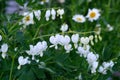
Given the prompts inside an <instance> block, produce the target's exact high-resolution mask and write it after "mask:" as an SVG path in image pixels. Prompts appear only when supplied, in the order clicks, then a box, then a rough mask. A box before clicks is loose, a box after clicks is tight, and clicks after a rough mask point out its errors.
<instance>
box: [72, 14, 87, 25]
mask: <svg viewBox="0 0 120 80" xmlns="http://www.w3.org/2000/svg"><path fill="white" fill-rule="evenodd" d="M72 19H73V20H74V21H75V22H78V23H84V22H85V21H86V19H85V17H84V16H83V15H80V14H76V15H74V16H73V18H72Z"/></svg>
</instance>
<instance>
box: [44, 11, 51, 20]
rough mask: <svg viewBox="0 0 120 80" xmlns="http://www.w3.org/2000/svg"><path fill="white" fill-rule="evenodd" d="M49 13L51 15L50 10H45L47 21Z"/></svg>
mask: <svg viewBox="0 0 120 80" xmlns="http://www.w3.org/2000/svg"><path fill="white" fill-rule="evenodd" d="M50 15H51V13H50V10H47V11H46V13H45V18H46V21H49V18H50Z"/></svg>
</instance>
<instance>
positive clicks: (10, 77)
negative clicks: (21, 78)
mask: <svg viewBox="0 0 120 80" xmlns="http://www.w3.org/2000/svg"><path fill="white" fill-rule="evenodd" d="M14 58H15V57H13V58H12V64H11V69H10V76H9V80H12V72H13V67H14V61H15V60H14Z"/></svg>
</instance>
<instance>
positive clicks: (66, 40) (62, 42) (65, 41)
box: [60, 35, 70, 46]
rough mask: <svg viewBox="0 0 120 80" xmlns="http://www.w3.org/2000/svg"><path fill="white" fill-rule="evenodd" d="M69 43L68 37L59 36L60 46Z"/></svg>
mask: <svg viewBox="0 0 120 80" xmlns="http://www.w3.org/2000/svg"><path fill="white" fill-rule="evenodd" d="M69 43H70V37H69V36H68V35H65V36H61V38H60V45H62V46H64V45H68V44H69Z"/></svg>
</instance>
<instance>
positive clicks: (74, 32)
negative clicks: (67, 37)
mask: <svg viewBox="0 0 120 80" xmlns="http://www.w3.org/2000/svg"><path fill="white" fill-rule="evenodd" d="M64 33H65V34H70V33H73V34H89V33H95V31H88V32H76V31H68V32H64ZM57 34H63V33H62V32H61V33H57ZM53 35H55V34H47V35H42V36H39V37H36V38H35V37H34V38H33V39H32V40H36V39H39V38H43V37H49V36H53Z"/></svg>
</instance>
